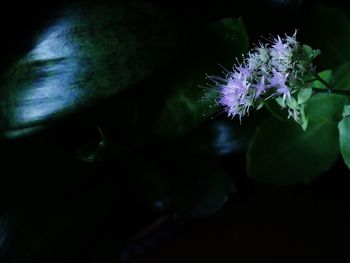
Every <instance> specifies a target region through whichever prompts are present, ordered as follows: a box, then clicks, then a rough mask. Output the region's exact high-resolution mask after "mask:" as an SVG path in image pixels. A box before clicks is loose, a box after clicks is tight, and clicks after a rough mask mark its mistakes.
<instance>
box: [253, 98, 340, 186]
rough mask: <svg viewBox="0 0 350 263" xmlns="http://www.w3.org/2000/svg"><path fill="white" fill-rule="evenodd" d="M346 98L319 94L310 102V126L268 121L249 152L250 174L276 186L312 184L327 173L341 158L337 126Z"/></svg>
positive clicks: (255, 137) (259, 131)
mask: <svg viewBox="0 0 350 263" xmlns="http://www.w3.org/2000/svg"><path fill="white" fill-rule="evenodd" d="M345 102H346V97H344V96H341V95H335V94H317V95H315V96H313V97H312V98H311V99H310V100H309V101H308V105H307V106H308V108H307V109H308V116H309V125H308V128H307V130H306V131H303V130H302V128H301V127H300V126H299V125H297V124H295V123H294V124H292V123H289V122H282V121H279V120H277V119H276V118H272V117H271V118H269V119H268V120H267V121H266V122H265V123H263V124H262V125H261V127H260V128H259V129H258V130H257V132H256V134H255V136H254V138H253V140H252V142H251V145H250V147H249V149H248V163H247V170H248V174H249V175H250V176H251V177H253V178H254V179H255V180H257V181H262V182H268V183H273V184H279V185H283V184H295V183H303V182H309V181H311V180H313V179H314V178H315V177H316V176H318V175H320V174H322V173H323V172H325V171H327V169H329V168H330V167H331V166H332V164H333V163H334V162H335V161H336V160H337V158H338V156H339V143H338V140H339V135H338V129H337V124H338V121H339V120H340V118H341V113H342V110H343V105H344V104H345Z"/></svg>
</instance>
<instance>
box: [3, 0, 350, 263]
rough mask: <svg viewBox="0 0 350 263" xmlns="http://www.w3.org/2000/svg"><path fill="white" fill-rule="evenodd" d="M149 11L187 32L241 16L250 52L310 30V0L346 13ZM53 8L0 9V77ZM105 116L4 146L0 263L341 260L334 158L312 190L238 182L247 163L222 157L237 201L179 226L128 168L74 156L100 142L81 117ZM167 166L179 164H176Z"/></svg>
mask: <svg viewBox="0 0 350 263" xmlns="http://www.w3.org/2000/svg"><path fill="white" fill-rule="evenodd" d="M155 2H156V1H155ZM157 2H159V3H160V4H163V5H164V6H165V8H169V9H170V10H172V12H173V13H174V14H176V15H178V16H183V18H184V21H186V23H189V24H191V25H192V24H197V23H206V22H208V21H213V20H215V19H220V18H225V17H232V16H233V17H242V19H243V21H244V23H245V25H246V28H247V31H248V33H249V37H250V40H251V42H254V40H256V39H259V38H260V37H261V35H268V34H270V33H272V34H275V33H284V32H293V31H294V29H295V28H299V27H300V26H301V25H303V23H307V17H305V14H307V11H308V8H309V6H310V5H311V4H312V3H314V2H322V3H326V4H328V5H333V6H337V7H346V6H347V5H348V4H344V3H343V2H340V1H292V0H290V1H272V0H271V1H259V2H256V3H255V2H253V1H230V2H228V1H218V0H217V1H208V2H206V3H204V2H200V3H197V2H195V1H176V3H172V4H169V3H168V4H166V5H165V4H164V3H162V1H157ZM61 4H62V2H58V1H53V2H50V3H48V2H43V3H40V2H38V1H34V2H32V1H26V2H24V3H23V2H19V1H11V3H6V4H5V3H1V6H0V32H1V41H0V50H1V51H2V52H1V61H0V71H3V70H4V69H6V68H7V67H8V66H9V65H10V64H11V62H12V61H13V60H14V59H15V58H17V57H18V56H19V54H21V52H24V50H25V48H26V46H27V45H28V41H29V39H30V37H31V35H32V34H34V32H36V30H37V29H38V28H39V27H40V26H41V25H42V24H43V23H44V22H45V21H46V20H47V19H48V18H50V15H51V12H52V11H53V10H55V8H56V6H59V5H61ZM344 10H349V11H348V12H350V9H344ZM302 34H303V33H302V32H301V38H303V37H304V36H303V35H302ZM111 107H113V103H111V104H108V105H107V106H101V105H97V106H96V107H94V108H93V109H89V110H87V111H84V112H80V113H79V114H78V116H75V115H73V116H68V117H66V118H64V119H63V120H60V121H59V122H58V123H56V124H55V125H53V126H50V128H48V129H46V130H44V131H42V132H40V133H38V134H35V135H31V136H29V137H25V138H21V139H14V140H8V141H6V140H3V141H1V142H0V157H1V159H0V160H1V161H0V168H1V175H0V178H1V181H0V216H1V217H0V259H1V262H23V263H24V262H77V261H85V262H117V261H118V259H119V258H122V260H127V259H130V260H131V262H165V261H166V262H178V261H183V262H197V261H198V262H199V261H203V262H213V261H215V262H232V261H234V260H236V261H238V262H268V261H271V260H279V261H282V260H283V261H284V262H295V261H299V260H312V261H316V260H320V259H324V258H327V257H328V258H329V259H332V260H336V258H338V259H340V258H343V256H345V258H346V259H347V258H348V254H347V253H346V251H347V245H348V239H349V234H350V233H349V232H350V206H349V202H350V194H349V189H350V179H349V178H350V177H349V172H348V171H347V169H346V167H345V166H344V165H343V162H342V160H339V161H338V162H337V163H336V164H335V165H334V167H333V168H332V169H331V170H330V171H329V172H328V173H326V174H324V175H322V176H320V177H319V178H318V179H317V180H315V181H314V182H313V183H310V184H308V185H298V186H293V187H273V186H269V185H264V184H258V183H255V182H252V181H251V180H249V179H248V178H247V177H246V175H245V171H244V165H242V164H244V162H245V157H244V153H234V154H229V155H224V156H221V157H220V163H221V165H222V166H223V167H225V169H227V170H228V171H229V172H230V176H231V177H232V180H233V182H234V183H235V185H236V192H235V194H234V195H233V196H231V198H230V199H229V200H228V201H227V202H226V204H225V205H224V207H223V209H222V210H221V211H220V212H217V213H214V214H213V215H211V216H206V217H201V218H182V217H181V216H178V215H176V214H174V213H171V212H166V213H164V212H159V211H150V210H149V209H147V207H145V206H144V204H143V203H142V202H140V201H139V199H138V196H137V195H135V192H133V191H131V190H130V189H131V188H132V187H129V184H130V182H129V181H128V180H127V179H126V178H125V177H126V176H127V175H128V173H129V170H130V169H129V168H130V166H133V165H135V163H134V162H133V161H134V160H129V159H127V160H124V161H122V162H120V163H118V164H117V165H116V164H115V163H114V162H105V163H102V164H101V163H97V164H91V163H86V162H82V161H79V160H77V159H76V156H74V154H73V152H74V149H76V147H78V146H79V145H80V144H81V143H83V142H84V141H90V140H94V139H95V138H97V137H98V133H97V132H96V129H95V127H96V123H97V122H98V120H96V118H97V117H92V118H91V115H89V114H91V112H92V111H93V112H98V113H99V114H95V115H96V116H100V115H101V114H102V115H103V114H104V113H105V112H108V111H109V110H111ZM155 149H157V146H155V147H154V148H152V147H151V148H143V149H139V154H140V155H142V154H143V153H145V152H146V153H147V152H150V154H152V152H154V151H155V152H156V150H155ZM157 154H159V153H155V154H154V156H158V155H157ZM150 158H152V157H150ZM155 158H159V157H155ZM171 164H172V165H174V166H176V160H173V161H172V162H171ZM120 255H121V256H120Z"/></svg>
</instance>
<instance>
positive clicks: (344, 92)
mask: <svg viewBox="0 0 350 263" xmlns="http://www.w3.org/2000/svg"><path fill="white" fill-rule="evenodd" d="M312 89H314V90H317V92H326V93H333V94H339V95H346V96H350V90H342V89H329V88H327V89H323V88H315V87H313V88H312Z"/></svg>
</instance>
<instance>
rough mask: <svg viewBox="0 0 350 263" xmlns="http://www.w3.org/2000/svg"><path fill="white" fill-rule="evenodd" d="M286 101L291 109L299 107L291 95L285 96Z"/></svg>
mask: <svg viewBox="0 0 350 263" xmlns="http://www.w3.org/2000/svg"><path fill="white" fill-rule="evenodd" d="M286 103H287V105H288V107H289V108H291V109H293V110H296V109H299V105H298V102H297V100H296V99H295V98H294V97H293V96H291V97H290V98H287V99H286Z"/></svg>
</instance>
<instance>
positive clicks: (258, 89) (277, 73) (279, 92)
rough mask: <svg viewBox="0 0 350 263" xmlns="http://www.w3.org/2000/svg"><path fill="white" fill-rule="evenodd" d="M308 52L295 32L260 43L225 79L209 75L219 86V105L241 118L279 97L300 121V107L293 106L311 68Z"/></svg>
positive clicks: (280, 101)
mask: <svg viewBox="0 0 350 263" xmlns="http://www.w3.org/2000/svg"><path fill="white" fill-rule="evenodd" d="M308 48H309V47H308ZM311 50H312V49H311ZM307 55H308V54H306V52H304V46H302V45H300V43H299V42H298V41H297V40H296V32H295V33H294V35H292V36H287V35H286V36H285V37H284V38H281V37H280V36H277V38H275V39H273V40H272V41H271V42H270V43H268V44H265V45H263V44H260V45H259V46H258V47H256V48H254V49H253V50H252V51H250V52H249V53H248V55H247V56H246V57H245V58H244V60H243V62H241V63H237V65H235V66H234V68H233V70H232V71H230V72H228V73H227V75H226V77H225V78H220V77H215V76H210V77H209V78H210V79H211V80H212V81H214V82H215V83H216V85H218V86H219V88H220V99H219V104H220V105H222V106H223V107H224V108H225V111H226V112H227V114H228V116H231V117H235V116H238V117H239V118H240V119H241V118H242V116H244V115H247V114H248V113H249V110H250V108H252V107H254V108H261V107H262V106H263V105H264V103H265V102H266V101H267V100H269V99H276V101H279V104H280V105H281V106H282V107H284V108H287V109H288V111H289V116H292V117H293V118H294V119H295V120H296V121H298V120H299V119H298V118H299V117H298V116H300V112H299V111H300V107H299V108H298V107H297V106H295V105H294V104H293V105H294V106H291V105H292V103H291V101H294V100H295V98H294V97H293V94H294V93H295V92H296V91H298V90H299V89H300V88H301V87H302V86H303V84H304V81H303V76H304V75H305V74H307V73H308V71H310V70H311V69H312V65H311V62H310V60H309V59H308V56H307Z"/></svg>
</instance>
